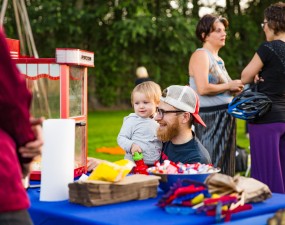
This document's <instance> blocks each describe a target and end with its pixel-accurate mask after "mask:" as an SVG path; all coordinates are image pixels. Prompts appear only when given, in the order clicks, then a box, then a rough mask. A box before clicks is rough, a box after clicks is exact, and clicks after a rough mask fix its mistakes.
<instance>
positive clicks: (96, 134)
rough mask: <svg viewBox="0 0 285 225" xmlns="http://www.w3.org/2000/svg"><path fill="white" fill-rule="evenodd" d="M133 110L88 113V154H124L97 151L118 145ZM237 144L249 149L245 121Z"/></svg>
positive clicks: (112, 157) (108, 156)
mask: <svg viewBox="0 0 285 225" xmlns="http://www.w3.org/2000/svg"><path fill="white" fill-rule="evenodd" d="M130 112H131V111H130V110H129V111H127V110H125V111H100V112H99V111H98V112H91V113H89V114H88V156H91V157H96V158H101V159H106V160H109V161H115V160H118V159H122V158H123V155H111V154H106V153H99V152H96V149H98V148H102V147H117V135H118V133H119V131H120V128H121V125H122V122H123V118H124V116H126V115H128V114H129V113H130ZM237 144H238V145H239V146H241V147H243V148H245V149H248V146H249V141H248V139H247V138H246V135H245V122H244V121H242V120H238V122H237Z"/></svg>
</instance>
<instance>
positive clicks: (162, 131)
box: [157, 121, 179, 142]
mask: <svg viewBox="0 0 285 225" xmlns="http://www.w3.org/2000/svg"><path fill="white" fill-rule="evenodd" d="M165 125H166V126H164V127H159V128H158V130H157V138H158V139H159V140H160V141H162V142H167V141H170V140H172V138H174V137H176V136H177V135H178V133H179V132H178V127H179V123H178V121H176V123H173V124H172V125H169V124H165Z"/></svg>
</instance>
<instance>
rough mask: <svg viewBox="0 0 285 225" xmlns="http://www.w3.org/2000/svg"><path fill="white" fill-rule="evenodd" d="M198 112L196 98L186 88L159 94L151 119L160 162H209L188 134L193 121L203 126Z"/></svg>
mask: <svg viewBox="0 0 285 225" xmlns="http://www.w3.org/2000/svg"><path fill="white" fill-rule="evenodd" d="M198 112H199V98H198V96H197V94H196V92H195V91H194V90H193V89H192V88H191V87H189V86H180V85H172V86H170V87H168V88H166V89H165V90H164V91H163V92H162V97H161V98H160V103H159V105H158V107H157V114H156V116H155V118H154V119H155V120H156V121H157V122H158V123H159V128H158V131H157V137H158V139H160V140H161V141H162V142H163V148H162V154H161V158H160V161H161V162H162V161H163V160H165V159H168V160H170V161H172V162H175V163H178V162H181V163H197V162H200V163H203V164H209V163H211V159H210V155H209V153H208V151H207V150H206V148H205V147H204V146H203V145H202V144H201V142H200V141H199V140H198V138H197V137H196V136H195V133H194V131H192V125H193V123H194V122H197V123H199V124H201V125H203V126H206V125H205V123H204V122H203V120H202V119H201V117H200V116H199V114H198Z"/></svg>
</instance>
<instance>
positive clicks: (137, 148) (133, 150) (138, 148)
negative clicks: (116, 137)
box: [131, 144, 142, 155]
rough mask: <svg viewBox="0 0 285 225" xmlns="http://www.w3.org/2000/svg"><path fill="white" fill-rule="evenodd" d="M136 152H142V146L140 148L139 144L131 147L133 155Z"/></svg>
mask: <svg viewBox="0 0 285 225" xmlns="http://www.w3.org/2000/svg"><path fill="white" fill-rule="evenodd" d="M135 152H142V150H141V148H140V146H138V145H137V144H132V147H131V153H132V155H134V153H135Z"/></svg>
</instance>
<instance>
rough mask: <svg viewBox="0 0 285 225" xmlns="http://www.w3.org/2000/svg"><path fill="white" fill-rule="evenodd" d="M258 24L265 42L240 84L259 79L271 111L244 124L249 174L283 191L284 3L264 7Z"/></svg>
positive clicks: (284, 173)
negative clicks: (249, 156) (249, 153)
mask: <svg viewBox="0 0 285 225" xmlns="http://www.w3.org/2000/svg"><path fill="white" fill-rule="evenodd" d="M261 26H262V28H263V31H264V33H265V35H266V39H267V41H266V42H264V43H262V44H261V45H260V46H259V48H258V50H257V52H256V53H255V55H254V56H253V58H252V60H251V61H250V63H249V64H248V65H247V66H246V67H245V69H244V70H243V71H242V74H241V81H242V82H243V83H244V84H248V83H251V82H253V81H257V80H260V82H259V83H258V91H259V92H261V93H264V94H266V95H267V96H268V97H269V98H270V99H271V101H272V108H271V111H269V112H268V113H267V114H265V115H264V116H263V117H261V118H259V119H257V120H255V121H253V122H250V123H249V125H248V131H249V138H250V152H251V160H252V162H251V176H252V177H253V178H255V179H257V180H260V181H261V182H263V183H265V184H267V185H268V186H269V188H270V189H271V191H272V192H279V193H285V3H283V2H279V3H275V4H272V5H270V6H269V7H268V8H266V9H265V11H264V20H263V23H261ZM257 74H259V76H257Z"/></svg>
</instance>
